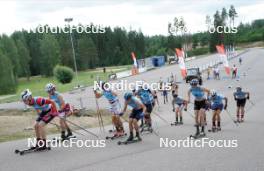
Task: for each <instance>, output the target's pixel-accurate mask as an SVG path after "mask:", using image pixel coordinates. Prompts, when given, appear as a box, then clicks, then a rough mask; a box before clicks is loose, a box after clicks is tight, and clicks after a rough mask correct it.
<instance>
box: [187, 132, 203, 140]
mask: <svg viewBox="0 0 264 171" xmlns="http://www.w3.org/2000/svg"><path fill="white" fill-rule="evenodd" d="M205 136H206V134H205V133H202V134H198V135H196V134H195V135H190V138H193V139H198V138H203V137H205Z"/></svg>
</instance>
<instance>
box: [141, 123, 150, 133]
mask: <svg viewBox="0 0 264 171" xmlns="http://www.w3.org/2000/svg"><path fill="white" fill-rule="evenodd" d="M140 132H141V133H143V132H149V133H152V132H153V128H152V127H151V126H150V125H146V124H145V125H144V126H143V127H142V128H141V130H140Z"/></svg>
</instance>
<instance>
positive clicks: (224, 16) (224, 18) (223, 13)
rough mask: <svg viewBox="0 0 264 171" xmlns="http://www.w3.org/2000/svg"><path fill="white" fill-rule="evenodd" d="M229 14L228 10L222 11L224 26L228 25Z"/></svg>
mask: <svg viewBox="0 0 264 171" xmlns="http://www.w3.org/2000/svg"><path fill="white" fill-rule="evenodd" d="M227 17H228V14H227V12H226V9H225V8H223V9H222V13H221V18H222V24H223V25H226V20H227Z"/></svg>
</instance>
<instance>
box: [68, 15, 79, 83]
mask: <svg viewBox="0 0 264 171" xmlns="http://www.w3.org/2000/svg"><path fill="white" fill-rule="evenodd" d="M72 20H73V18H65V19H64V21H65V22H67V23H68V27H69V33H70V39H71V45H72V56H73V62H74V69H75V74H76V79H77V84H78V87H79V86H80V85H79V78H78V71H77V64H76V58H75V50H74V46H73V40H72V34H71V28H70V22H72Z"/></svg>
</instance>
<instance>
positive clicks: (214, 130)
mask: <svg viewBox="0 0 264 171" xmlns="http://www.w3.org/2000/svg"><path fill="white" fill-rule="evenodd" d="M217 131H218V130H217V129H216V128H212V129H208V132H217Z"/></svg>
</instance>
